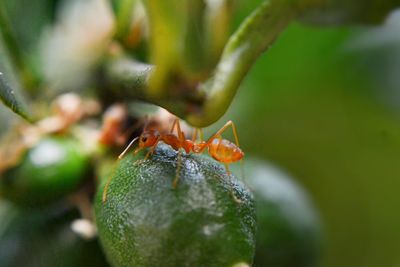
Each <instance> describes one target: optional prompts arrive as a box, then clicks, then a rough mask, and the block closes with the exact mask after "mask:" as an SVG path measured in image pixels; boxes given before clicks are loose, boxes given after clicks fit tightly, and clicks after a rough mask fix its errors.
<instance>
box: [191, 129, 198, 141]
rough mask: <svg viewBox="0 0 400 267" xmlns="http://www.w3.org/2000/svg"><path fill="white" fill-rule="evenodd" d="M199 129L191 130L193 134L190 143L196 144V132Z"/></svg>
mask: <svg viewBox="0 0 400 267" xmlns="http://www.w3.org/2000/svg"><path fill="white" fill-rule="evenodd" d="M198 130H199V129H198V128H195V129H194V130H193V134H192V142H193V143H194V142H196V140H197V131H198Z"/></svg>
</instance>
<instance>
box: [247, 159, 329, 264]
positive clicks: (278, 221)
mask: <svg viewBox="0 0 400 267" xmlns="http://www.w3.org/2000/svg"><path fill="white" fill-rule="evenodd" d="M245 166H246V171H245V174H246V182H247V184H248V185H249V187H250V188H251V190H252V191H253V194H254V198H255V201H256V210H257V242H256V256H255V259H254V266H256V267H264V266H267V267H312V266H318V259H319V256H320V252H321V244H322V240H321V225H320V221H319V218H318V215H317V213H316V211H315V209H314V207H313V205H312V203H311V202H310V200H309V198H308V196H307V194H306V193H305V191H304V190H303V189H302V188H301V187H300V186H299V185H298V184H297V183H295V182H294V181H293V180H292V179H290V178H289V177H288V176H287V175H285V174H284V173H283V172H282V171H280V170H279V169H277V168H275V167H273V166H271V165H269V164H266V163H265V162H263V161H258V160H251V159H250V160H249V159H247V161H246V163H245Z"/></svg>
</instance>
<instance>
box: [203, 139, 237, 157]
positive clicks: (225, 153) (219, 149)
mask: <svg viewBox="0 0 400 267" xmlns="http://www.w3.org/2000/svg"><path fill="white" fill-rule="evenodd" d="M208 152H209V153H210V155H211V156H212V157H213V158H214V159H215V160H217V161H219V162H223V163H232V162H236V161H239V160H241V159H242V158H243V156H244V153H243V151H242V150H241V149H240V148H239V147H238V146H237V145H235V144H234V143H232V142H230V141H229V140H226V139H219V138H215V139H214V140H213V141H212V142H211V144H210V145H209V146H208Z"/></svg>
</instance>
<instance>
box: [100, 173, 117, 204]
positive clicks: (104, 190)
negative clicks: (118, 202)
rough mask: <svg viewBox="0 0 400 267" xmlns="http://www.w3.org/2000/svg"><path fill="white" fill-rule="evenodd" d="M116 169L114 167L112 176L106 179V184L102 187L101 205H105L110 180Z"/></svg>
mask: <svg viewBox="0 0 400 267" xmlns="http://www.w3.org/2000/svg"><path fill="white" fill-rule="evenodd" d="M116 167H117V166H115V165H114V168H113V172H112V174H111V175H110V176H109V177H108V179H107V183H106V185H105V186H104V189H103V197H102V201H103V203H105V202H106V201H107V192H108V187H109V186H110V183H111V180H112V178H113V177H114V175H115V172H116Z"/></svg>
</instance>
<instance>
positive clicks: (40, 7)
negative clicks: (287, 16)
mask: <svg viewBox="0 0 400 267" xmlns="http://www.w3.org/2000/svg"><path fill="white" fill-rule="evenodd" d="M13 2H14V1H8V2H7V3H13ZM17 2H18V3H22V4H21V5H15V6H20V7H21V6H25V5H24V4H23V3H24V2H26V1H15V3H17ZM46 2H47V3H50V2H56V1H47V0H46V1H44V0H43V1H38V4H37V5H36V7H37V8H36V9H34V10H31V11H29V12H28V11H27V10H24V9H20V12H21V17H20V18H21V19H20V20H15V19H14V20H13V22H14V23H15V24H16V25H15V26H17V27H18V25H19V24H20V25H27V24H31V25H33V26H32V28H31V29H32V30H30V31H28V33H30V34H31V35H32V36H30V37H29V35H30V34H24V33H23V32H22V31H20V35H21V36H27V37H26V38H28V39H29V40H31V39H35V38H36V37H37V33H38V31H39V30H38V27H39V26H42V24H45V23H46V22H49V21H51V20H52V19H53V15H48V14H49V13H51V12H50V11H49V10H52V8H53V7H48V6H46V5H45V4H44V3H46ZM257 2H259V1H255V0H254V1H248V2H246V3H244V1H242V3H240V4H239V7H240V8H239V9H238V10H239V11H240V14H239V15H238V16H237V18H236V21H235V25H236V26H237V25H238V23H239V22H240V21H241V20H242V19H243V17H244V16H245V15H246V14H248V13H249V12H250V10H251V8H253V7H254V6H255V4H256V3H257ZM29 6H32V5H29ZM24 12H25V13H26V12H28V13H29V14H30V15H26V16H25V15H24ZM44 14H47V15H44ZM397 17H398V18H399V16H397ZM23 20H25V23H24V22H23ZM35 21H36V22H35ZM396 21H397V24H396ZM34 22H35V23H34ZM38 25H39V26H38ZM19 28H20V29H21V27H19ZM22 28H23V27H22ZM39 28H40V27H39ZM23 29H25V30H26V28H23ZM397 29H400V20H399V19H397V20H396V19H393V20H391V21H390V23H388V24H387V25H386V26H382V27H380V28H374V29H372V28H366V27H341V28H323V27H315V26H306V25H304V24H299V23H292V24H291V25H290V27H289V28H288V29H287V30H286V31H285V32H284V33H283V34H282V35H281V36H280V38H279V39H278V40H277V42H276V43H275V44H274V46H273V47H272V48H271V49H270V50H269V51H268V52H267V53H265V54H264V55H263V56H262V57H261V58H260V59H259V60H258V61H257V63H256V65H255V67H254V68H253V69H252V70H251V71H250V73H249V74H248V77H247V78H246V80H245V81H244V83H243V84H242V87H241V88H240V90H239V93H238V95H237V97H236V98H235V101H234V103H233V104H232V106H231V108H230V110H229V112H228V114H227V115H225V116H224V118H222V119H221V120H220V121H219V122H218V123H217V124H216V126H215V127H217V128H218V127H220V126H221V125H222V124H223V123H224V122H225V121H226V120H227V119H232V120H234V121H235V122H236V123H237V126H238V131H239V136H240V140H241V145H242V148H243V150H244V151H245V152H246V153H247V154H251V155H253V156H258V157H261V158H264V159H267V160H269V161H271V162H273V163H275V164H277V165H278V166H280V167H282V168H283V169H285V170H286V171H288V172H289V173H291V174H292V176H293V177H295V178H296V179H297V181H298V182H300V183H301V184H302V185H304V187H305V188H306V189H307V190H308V192H309V193H310V196H311V198H312V199H313V200H314V203H315V206H316V207H317V208H318V210H319V212H320V215H321V220H322V222H323V227H324V230H325V239H326V245H325V247H324V254H323V256H322V262H321V266H323V267H338V266H341V267H346V266H349V267H350V266H351V267H354V266H360V267H369V266H374V267H375V266H388V267H390V266H393V267H394V266H400V255H399V253H398V251H399V248H398V247H399V244H400V213H399V212H398V211H399V209H398V207H399V204H400V194H399V193H398V190H399V188H400V177H399V173H400V164H399V159H400V153H399V152H400V121H399V108H400V97H398V96H397V95H400V94H399V93H398V92H400V91H399V89H400V78H399V77H400V53H399V51H400V37H399V38H398V40H396V36H400V30H397ZM21 40H23V38H22V37H21ZM23 46H24V48H26V49H27V51H30V50H31V49H32V42H23ZM29 57H32V58H31V60H32V62H33V64H34V65H35V63H36V64H37V61H36V58H35V54H31V55H29ZM1 112H3V109H2V111H1ZM7 112H8V111H7ZM1 121H2V123H3V118H2V119H1ZM3 125H4V124H3ZM3 129H4V128H3Z"/></svg>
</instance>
